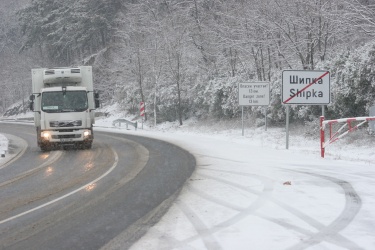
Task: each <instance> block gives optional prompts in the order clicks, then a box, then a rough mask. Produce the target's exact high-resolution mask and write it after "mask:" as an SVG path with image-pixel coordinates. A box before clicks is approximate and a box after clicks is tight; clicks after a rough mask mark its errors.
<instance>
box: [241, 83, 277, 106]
mask: <svg viewBox="0 0 375 250" xmlns="http://www.w3.org/2000/svg"><path fill="white" fill-rule="evenodd" d="M238 103H239V105H240V106H268V105H269V104H270V83H269V82H245V83H239V84H238Z"/></svg>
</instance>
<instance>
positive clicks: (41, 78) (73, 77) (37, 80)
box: [30, 66, 99, 151]
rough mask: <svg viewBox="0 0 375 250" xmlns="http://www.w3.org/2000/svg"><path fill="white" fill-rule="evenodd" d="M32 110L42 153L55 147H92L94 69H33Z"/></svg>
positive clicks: (95, 96)
mask: <svg viewBox="0 0 375 250" xmlns="http://www.w3.org/2000/svg"><path fill="white" fill-rule="evenodd" d="M31 74H32V91H33V93H32V95H31V96H30V109H31V110H32V111H34V123H35V127H36V133H37V143H38V146H39V147H40V148H41V150H42V151H48V150H51V149H52V148H54V147H56V146H59V147H60V146H66V145H73V146H76V147H80V148H87V149H89V148H91V146H92V142H93V139H94V133H93V129H92V127H93V124H94V122H95V109H96V108H98V107H99V94H98V93H97V92H94V89H93V77H92V67H91V66H79V67H72V68H51V69H50V68H48V69H47V68H39V69H32V70H31Z"/></svg>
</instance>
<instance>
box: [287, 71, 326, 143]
mask: <svg viewBox="0 0 375 250" xmlns="http://www.w3.org/2000/svg"><path fill="white" fill-rule="evenodd" d="M282 79H283V81H282V102H283V104H286V105H287V106H286V115H287V117H286V149H288V148H289V106H288V105H290V104H301V105H322V113H323V112H324V105H325V104H329V103H330V98H331V92H330V89H331V87H330V74H329V71H324V70H310V71H309V70H284V71H283V76H282Z"/></svg>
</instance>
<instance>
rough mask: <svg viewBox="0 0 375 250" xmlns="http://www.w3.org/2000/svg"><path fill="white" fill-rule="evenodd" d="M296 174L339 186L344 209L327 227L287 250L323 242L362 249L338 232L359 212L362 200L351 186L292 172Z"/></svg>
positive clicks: (341, 181)
mask: <svg viewBox="0 0 375 250" xmlns="http://www.w3.org/2000/svg"><path fill="white" fill-rule="evenodd" d="M294 172H297V173H303V174H307V175H311V176H315V177H318V178H322V179H326V180H328V181H331V182H333V183H335V184H337V185H339V186H340V187H341V188H342V189H343V191H344V194H345V207H344V209H343V211H342V212H341V213H340V215H339V216H338V217H337V218H336V219H335V220H334V221H333V222H332V223H331V224H329V225H328V226H326V227H324V228H321V229H320V231H319V232H318V233H315V234H312V235H310V237H309V238H308V239H307V240H304V241H303V242H301V243H299V244H297V245H294V246H292V247H291V248H289V249H290V250H294V249H296V250H297V249H305V248H308V247H311V246H314V245H317V244H319V243H321V242H323V241H327V242H331V243H335V244H336V245H337V246H341V247H344V248H347V249H351V250H354V249H363V248H361V247H360V246H358V245H357V244H355V243H354V242H352V241H350V240H348V239H346V238H345V237H343V236H341V235H339V232H340V231H342V230H343V229H344V228H345V227H347V226H348V225H349V224H350V223H351V222H352V221H353V219H354V217H355V216H356V215H357V214H358V212H359V210H360V209H361V206H362V200H361V198H360V197H359V195H358V194H357V192H356V191H355V189H354V188H353V186H352V185H351V184H350V183H349V182H347V181H344V180H340V179H337V178H334V177H330V176H325V175H320V174H314V173H309V172H299V171H294Z"/></svg>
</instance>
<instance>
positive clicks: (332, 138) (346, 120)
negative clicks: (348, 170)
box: [320, 116, 375, 158]
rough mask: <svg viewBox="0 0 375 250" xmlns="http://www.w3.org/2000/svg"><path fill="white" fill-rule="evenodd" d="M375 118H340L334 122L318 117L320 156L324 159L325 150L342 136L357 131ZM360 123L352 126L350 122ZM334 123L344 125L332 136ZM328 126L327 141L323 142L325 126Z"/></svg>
mask: <svg viewBox="0 0 375 250" xmlns="http://www.w3.org/2000/svg"><path fill="white" fill-rule="evenodd" d="M374 120H375V117H354V118H341V119H336V120H326V121H325V120H324V116H321V117H320V154H321V157H322V158H324V153H325V148H326V147H327V146H328V145H330V144H332V143H334V142H335V141H337V140H339V139H341V138H342V137H343V136H345V135H347V134H348V133H350V132H353V131H355V130H357V129H358V128H359V127H360V126H362V125H363V124H365V123H366V122H368V121H374ZM354 121H362V122H360V123H359V124H357V125H355V126H352V122H354ZM336 123H345V124H343V125H342V126H341V127H340V128H339V129H338V130H337V131H336V132H335V133H333V134H332V125H333V124H336ZM327 124H328V125H329V140H328V141H327V142H326V141H325V126H326V125H327ZM346 126H348V129H347V130H346V131H345V132H342V131H343V130H344V128H345V127H346Z"/></svg>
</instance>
